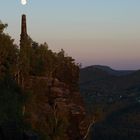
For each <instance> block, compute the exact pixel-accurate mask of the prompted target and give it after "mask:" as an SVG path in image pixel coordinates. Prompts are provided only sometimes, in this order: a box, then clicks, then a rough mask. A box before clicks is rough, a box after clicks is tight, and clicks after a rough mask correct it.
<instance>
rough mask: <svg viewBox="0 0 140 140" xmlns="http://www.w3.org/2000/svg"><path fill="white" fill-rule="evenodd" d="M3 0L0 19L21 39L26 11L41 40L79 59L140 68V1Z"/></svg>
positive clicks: (84, 62)
mask: <svg viewBox="0 0 140 140" xmlns="http://www.w3.org/2000/svg"><path fill="white" fill-rule="evenodd" d="M27 1H28V4H27V5H26V6H23V5H21V3H20V0H0V20H2V22H4V23H8V25H9V26H8V29H7V30H6V32H8V33H9V34H10V35H11V36H12V37H13V38H14V39H15V42H16V43H19V35H20V23H21V21H20V20H21V14H23V13H24V14H26V15H27V22H28V34H29V35H30V36H31V38H32V39H33V40H35V41H37V42H39V43H42V42H45V41H46V42H47V43H48V45H49V47H50V48H51V49H52V50H54V51H58V50H60V49H61V48H63V49H64V50H65V51H66V53H67V54H69V55H71V56H73V57H74V58H75V59H76V61H77V62H80V63H82V65H83V66H87V65H95V64H102V65H109V66H111V67H112V68H115V69H140V0H27Z"/></svg>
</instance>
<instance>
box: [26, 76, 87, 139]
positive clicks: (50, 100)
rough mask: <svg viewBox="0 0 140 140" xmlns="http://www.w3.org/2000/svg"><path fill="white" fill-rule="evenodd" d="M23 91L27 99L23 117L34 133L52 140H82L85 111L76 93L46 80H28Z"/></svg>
mask: <svg viewBox="0 0 140 140" xmlns="http://www.w3.org/2000/svg"><path fill="white" fill-rule="evenodd" d="M26 90H27V91H29V92H30V93H29V95H30V97H29V99H28V102H27V103H26V105H25V109H24V112H25V114H24V115H25V118H26V121H27V122H28V123H29V124H30V125H31V126H32V128H33V129H34V130H36V131H38V132H39V133H41V134H43V135H44V137H45V138H48V137H49V138H50V139H52V140H53V139H54V140H59V139H65V140H81V138H82V137H83V135H84V133H83V128H81V126H80V125H81V122H83V120H84V119H85V108H84V104H83V101H82V98H81V96H80V93H79V92H77V91H74V90H71V88H70V87H69V86H68V85H66V84H65V83H62V82H60V81H58V80H57V79H48V78H45V77H31V78H30V80H28V81H27V82H26ZM27 94H28V93H27ZM81 130H82V131H81Z"/></svg>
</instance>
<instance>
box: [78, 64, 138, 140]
mask: <svg viewBox="0 0 140 140" xmlns="http://www.w3.org/2000/svg"><path fill="white" fill-rule="evenodd" d="M80 90H81V94H82V96H83V97H84V100H85V102H86V105H87V109H88V110H89V113H95V111H96V110H100V113H101V116H102V120H99V123H98V124H96V128H95V130H94V129H93V130H92V131H93V133H94V134H95V135H93V136H92V139H94V140H133V139H135V140H138V139H140V135H139V133H140V127H138V126H140V119H139V117H140V70H137V71H136V70H114V69H112V68H110V67H108V66H100V65H93V66H89V67H86V68H83V69H81V70H80ZM130 135H131V137H130Z"/></svg>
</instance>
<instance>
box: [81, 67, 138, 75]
mask: <svg viewBox="0 0 140 140" xmlns="http://www.w3.org/2000/svg"><path fill="white" fill-rule="evenodd" d="M95 69H96V70H97V69H98V70H102V71H104V72H106V73H108V74H109V75H114V76H123V75H129V74H132V73H134V72H136V71H137V70H115V69H112V68H111V67H109V66H104V65H92V66H88V67H85V68H82V69H81V70H90V71H92V70H95Z"/></svg>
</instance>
